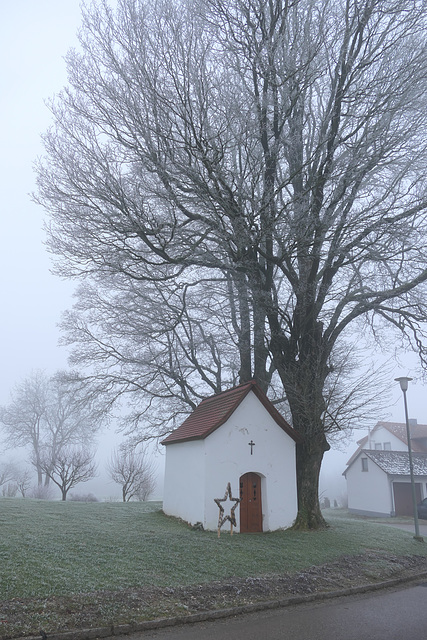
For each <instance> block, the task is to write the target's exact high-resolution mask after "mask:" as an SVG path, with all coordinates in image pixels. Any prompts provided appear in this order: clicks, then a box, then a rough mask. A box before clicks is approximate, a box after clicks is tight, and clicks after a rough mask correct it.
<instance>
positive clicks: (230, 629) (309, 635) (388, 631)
mask: <svg viewBox="0 0 427 640" xmlns="http://www.w3.org/2000/svg"><path fill="white" fill-rule="evenodd" d="M126 638H127V640H291V639H292V640H341V639H343V640H406V639H407V638H408V639H410V640H426V638H427V582H426V583H421V584H419V585H417V586H411V587H406V588H402V589H400V590H387V591H380V592H373V593H367V594H364V595H358V596H348V597H340V598H336V599H334V600H327V601H324V602H318V603H315V604H314V603H311V604H302V605H298V606H293V607H284V608H282V609H275V610H270V611H262V612H257V613H253V614H249V615H244V616H236V617H232V618H226V619H222V620H219V621H215V622H203V623H196V624H191V625H182V626H178V627H170V628H166V629H159V630H156V631H147V632H144V633H141V634H135V635H132V636H126ZM122 640H124V637H123V638H122Z"/></svg>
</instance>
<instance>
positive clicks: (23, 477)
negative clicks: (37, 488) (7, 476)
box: [15, 469, 31, 498]
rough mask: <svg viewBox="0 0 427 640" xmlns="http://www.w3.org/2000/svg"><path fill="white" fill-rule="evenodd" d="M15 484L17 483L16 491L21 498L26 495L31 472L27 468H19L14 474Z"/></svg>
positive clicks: (29, 485)
mask: <svg viewBox="0 0 427 640" xmlns="http://www.w3.org/2000/svg"><path fill="white" fill-rule="evenodd" d="M15 480H16V484H17V485H18V491H19V493H20V494H21V496H22V497H23V498H25V497H26V495H27V493H28V491H29V489H30V487H31V472H30V470H29V469H20V470H18V473H17V475H16V478H15Z"/></svg>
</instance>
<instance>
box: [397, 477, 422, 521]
mask: <svg viewBox="0 0 427 640" xmlns="http://www.w3.org/2000/svg"><path fill="white" fill-rule="evenodd" d="M393 491H394V510H395V513H396V515H397V516H412V515H413V514H414V508H413V505H412V487H411V483H410V482H393ZM415 499H416V501H417V504H418V502H421V485H420V484H419V483H418V482H417V483H415Z"/></svg>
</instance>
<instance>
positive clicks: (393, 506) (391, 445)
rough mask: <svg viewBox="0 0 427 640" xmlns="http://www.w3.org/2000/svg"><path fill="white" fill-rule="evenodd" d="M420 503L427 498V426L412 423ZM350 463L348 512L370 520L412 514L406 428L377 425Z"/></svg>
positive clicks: (348, 467) (381, 423)
mask: <svg viewBox="0 0 427 640" xmlns="http://www.w3.org/2000/svg"><path fill="white" fill-rule="evenodd" d="M409 423H410V424H409V426H410V436H411V448H412V453H413V455H412V457H413V465H414V479H415V493H416V499H417V502H420V501H421V500H422V499H423V498H425V497H427V425H423V424H417V421H416V420H410V421H409ZM357 444H358V445H359V446H358V449H357V450H356V452H355V453H354V454H353V455H352V456H351V458H350V460H349V461H348V463H347V469H346V470H345V471H344V474H343V475H344V476H345V478H346V480H347V493H348V508H349V511H352V512H353V513H358V514H360V515H367V516H383V517H389V516H404V515H409V516H411V515H412V514H413V506H412V490H411V478H410V472H409V454H408V441H407V437H406V425H405V423H400V422H378V423H377V424H376V425H375V427H374V428H373V429H372V430H371V431H370V432H369V433H368V435H367V436H365V437H364V438H362V439H361V440H359V442H358V443H357Z"/></svg>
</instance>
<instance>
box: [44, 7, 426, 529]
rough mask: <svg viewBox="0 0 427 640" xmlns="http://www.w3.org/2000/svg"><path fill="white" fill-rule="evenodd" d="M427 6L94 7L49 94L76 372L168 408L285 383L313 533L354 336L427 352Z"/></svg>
mask: <svg viewBox="0 0 427 640" xmlns="http://www.w3.org/2000/svg"><path fill="white" fill-rule="evenodd" d="M426 8H427V7H426V2H425V1H424V0H399V1H397V0H351V1H344V0H320V1H319V0H288V1H286V0H270V1H268V2H267V0H158V1H156V0H154V1H153V2H145V1H144V0H119V2H118V5H117V10H115V11H113V10H112V9H111V8H110V7H109V5H108V3H107V2H106V1H105V0H102V1H101V2H99V3H98V4H94V5H92V6H89V7H88V8H86V9H84V11H83V25H82V29H81V32H80V45H81V49H80V50H79V51H77V50H74V51H70V52H69V54H68V56H67V66H68V80H69V84H68V86H67V88H65V89H64V90H63V92H62V93H61V94H59V95H58V96H57V97H56V98H55V99H54V100H53V101H52V102H51V110H52V115H53V125H52V127H51V129H50V130H49V131H48V132H47V133H46V134H45V136H44V143H45V149H46V155H45V157H44V158H43V159H42V160H41V161H40V163H39V164H38V169H37V171H38V195H37V199H38V201H39V202H40V203H41V204H43V206H44V207H45V208H46V210H47V211H48V212H49V215H50V221H49V228H48V232H49V240H48V242H49V247H50V250H51V251H52V252H53V253H54V254H55V255H56V268H57V270H58V272H59V273H61V274H62V275H65V276H67V277H75V278H77V279H79V280H80V281H81V283H82V284H81V286H80V290H79V294H78V302H77V305H76V307H75V309H74V311H73V312H70V313H69V314H68V317H67V318H66V319H65V325H66V329H67V336H68V338H67V339H68V340H69V341H70V342H72V343H74V344H75V347H76V350H75V355H74V358H75V362H78V363H88V362H89V363H91V364H92V365H93V366H94V372H95V377H96V378H97V379H98V381H100V380H102V383H103V385H104V389H106V390H108V391H109V392H110V391H111V392H112V393H113V394H116V395H120V394H122V393H124V392H125V391H142V392H143V396H142V397H143V398H144V397H145V400H142V403H143V405H144V407H145V408H146V409H147V408H149V407H151V404H150V403H151V402H156V400H157V399H158V398H162V401H164V398H167V399H168V400H170V401H171V403H173V404H175V406H176V410H177V412H178V413H179V412H180V411H182V408H183V407H185V403H186V405H187V408H188V407H191V406H192V405H194V404H195V403H197V400H198V398H200V397H201V396H203V394H205V393H206V392H216V391H219V390H220V389H221V386H222V385H224V384H226V385H228V384H231V383H234V382H236V381H242V382H243V381H245V380H248V379H250V378H255V379H256V380H257V381H258V382H259V384H260V385H261V386H262V387H263V388H264V389H265V390H267V389H268V388H269V387H270V388H271V383H272V381H274V380H275V381H276V387H275V388H276V389H278V393H279V395H280V394H283V395H284V396H286V401H287V403H288V405H289V410H290V415H291V418H292V424H293V426H294V428H295V429H297V431H298V432H299V433H300V434H301V435H302V436H303V440H302V443H301V444H300V445H298V448H297V468H298V496H299V515H298V519H297V526H301V527H312V528H315V527H318V526H322V524H323V519H322V516H321V514H320V510H319V504H318V495H317V493H318V492H317V489H318V474H319V471H320V465H321V461H322V457H323V454H324V452H325V450H327V448H328V446H329V445H328V441H327V435H328V431H330V430H333V429H334V428H336V426H337V423H336V421H334V419H330V414H329V411H328V408H329V407H330V406H331V405H330V403H329V401H328V398H327V394H328V390H329V389H331V388H334V383H333V381H334V375H336V371H337V367H338V369H339V368H340V367H341V364H342V353H343V351H342V349H343V348H344V346H343V345H344V344H345V342H346V341H347V340H348V337H349V334H350V332H353V333H354V332H356V333H358V332H359V333H361V332H362V331H363V332H364V331H365V329H367V328H370V329H372V330H373V331H374V332H375V333H376V335H379V334H380V331H381V329H382V328H383V327H388V328H390V329H392V330H394V331H395V332H396V334H397V335H399V336H400V337H401V338H402V339H403V340H404V341H406V343H407V344H409V345H411V346H413V347H415V348H416V349H417V350H418V352H419V354H420V356H421V359H422V362H425V348H424V344H423V340H424V333H425V330H424V324H423V323H424V320H425V317H426V308H425V300H426V296H425V281H426V280H427V269H426V264H425V253H426V208H427V192H426V180H425V175H426V158H427V155H426V135H427V127H426V124H427V110H426V109H425V104H426V74H427V59H426V58H427V49H426V42H425V29H426V26H427V25H426V16H427V13H426ZM144 394H145V395H144ZM138 398H139V399H138ZM147 398H148V400H147ZM136 402H137V405H138V406H139V403H140V402H141V396H136ZM144 402H145V404H144ZM137 415H138V410H137ZM338 426H339V425H338Z"/></svg>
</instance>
